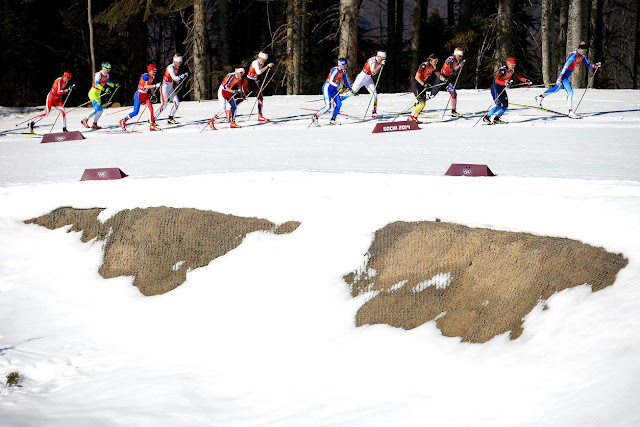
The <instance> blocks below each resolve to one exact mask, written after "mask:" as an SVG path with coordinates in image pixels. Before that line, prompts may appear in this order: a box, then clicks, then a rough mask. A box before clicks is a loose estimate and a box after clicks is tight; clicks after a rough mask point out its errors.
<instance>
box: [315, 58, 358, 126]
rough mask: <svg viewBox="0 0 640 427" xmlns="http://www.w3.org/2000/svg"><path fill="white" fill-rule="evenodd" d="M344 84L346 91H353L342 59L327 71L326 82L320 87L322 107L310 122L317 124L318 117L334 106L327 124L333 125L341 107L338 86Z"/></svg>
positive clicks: (345, 61)
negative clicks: (322, 99)
mask: <svg viewBox="0 0 640 427" xmlns="http://www.w3.org/2000/svg"><path fill="white" fill-rule="evenodd" d="M341 81H342V82H344V84H345V85H346V86H347V89H349V90H350V91H353V88H352V87H351V85H350V84H349V80H348V79H347V60H346V59H344V58H340V59H338V65H337V66H335V67H333V68H332V69H331V71H329V75H328V76H327V80H325V82H324V84H323V85H322V96H323V97H324V107H322V108H321V109H320V111H318V112H317V113H316V114H314V115H313V118H312V120H313V121H314V122H316V123H317V122H318V117H320V116H321V115H323V114H324V113H326V112H327V111H329V109H330V108H331V105H332V104H333V105H334V108H333V114H332V116H331V121H330V122H329V124H335V122H336V117H337V116H338V114H339V113H340V108H341V107H342V100H343V99H344V98H341V97H340V95H338V86H339V85H340V82H341Z"/></svg>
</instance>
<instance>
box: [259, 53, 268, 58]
mask: <svg viewBox="0 0 640 427" xmlns="http://www.w3.org/2000/svg"><path fill="white" fill-rule="evenodd" d="M258 58H262V59H269V55H267V54H266V53H264V52H260V53H259V54H258Z"/></svg>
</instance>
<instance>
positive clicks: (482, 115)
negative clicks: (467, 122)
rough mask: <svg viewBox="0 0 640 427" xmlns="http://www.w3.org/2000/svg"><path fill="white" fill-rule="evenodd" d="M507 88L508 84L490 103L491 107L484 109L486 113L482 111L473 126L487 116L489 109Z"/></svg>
mask: <svg viewBox="0 0 640 427" xmlns="http://www.w3.org/2000/svg"><path fill="white" fill-rule="evenodd" d="M505 90H507V85H504V88H503V89H502V90H501V91H500V93H499V94H498V96H496V97H495V99H494V100H493V102H492V103H491V104H490V105H489V108H487V109H486V110H484V113H482V114H481V115H480V118H479V119H478V121H477V122H476V123H475V124H474V125H473V126H472V127H476V125H477V124H478V123H480V120H482V118H483V117H484V116H485V114H487V112H488V111H489V109H490V108H491V107H493V106H494V105H495V104H496V102H498V100H499V99H500V97H501V96H502V94H503V93H504V91H505Z"/></svg>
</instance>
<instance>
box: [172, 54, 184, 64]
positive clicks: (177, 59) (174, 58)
mask: <svg viewBox="0 0 640 427" xmlns="http://www.w3.org/2000/svg"><path fill="white" fill-rule="evenodd" d="M173 62H180V63H182V56H180V55H175V56H174V57H173Z"/></svg>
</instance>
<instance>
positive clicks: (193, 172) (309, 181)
mask: <svg viewBox="0 0 640 427" xmlns="http://www.w3.org/2000/svg"><path fill="white" fill-rule="evenodd" d="M576 92H577V96H576V103H577V100H578V99H579V96H580V95H581V94H582V93H581V92H582V91H580V90H577V91H576ZM536 94H537V91H535V90H533V89H518V90H512V91H510V92H509V96H510V102H512V103H522V104H530V105H532V101H533V96H535V95H536ZM316 99H319V97H317V96H304V97H303V96H300V97H268V98H266V99H265V111H264V113H265V115H266V116H267V117H269V118H271V119H272V121H271V122H270V123H266V124H258V122H257V121H256V120H255V119H256V115H255V111H254V114H253V116H252V117H251V120H250V121H248V122H244V123H243V120H246V118H247V116H248V113H249V111H250V110H251V106H252V103H251V102H246V103H244V104H242V105H241V106H240V109H239V113H240V117H239V124H241V125H243V128H242V129H228V125H227V124H223V123H221V124H220V125H219V126H218V128H219V130H217V131H211V130H205V131H204V132H199V131H200V130H201V129H202V128H203V127H204V123H205V121H206V119H207V118H208V117H210V116H211V115H213V114H214V113H215V112H216V111H218V109H219V107H218V104H217V102H203V103H194V102H185V103H183V104H182V106H181V110H180V112H179V114H178V116H179V118H180V120H181V121H182V122H183V123H184V124H183V125H180V126H174V127H170V126H169V125H166V122H165V121H164V120H160V121H159V124H160V126H161V127H163V128H164V129H165V130H164V131H163V132H162V133H159V132H154V133H151V132H148V130H147V129H148V124H146V125H145V124H144V123H143V122H142V121H141V124H139V125H138V127H137V129H138V130H140V131H142V133H134V134H132V135H125V134H117V133H106V132H96V131H87V132H83V133H84V134H85V136H86V137H87V139H86V140H84V141H81V142H67V143H52V144H39V140H38V139H37V138H34V137H30V136H24V135H4V136H1V137H0V183H2V186H1V187H0V239H1V241H2V245H0V375H2V378H3V379H4V376H5V375H6V374H7V373H9V372H13V371H19V372H20V374H21V376H22V377H23V378H24V380H23V382H22V385H23V387H22V388H0V420H1V421H0V424H1V425H223V426H238V425H240V426H244V425H247V426H248V425H273V426H316V425H344V426H347V425H348V426H353V425H361V426H371V425H377V426H388V425H430V424H436V423H441V424H443V425H454V426H455V425H460V426H463V425H465V426H466V425H492V426H511V425H526V426H534V425H535V426H539V425H552V426H566V425H615V426H632V425H638V424H639V423H640V415H638V413H637V410H636V400H637V399H636V398H635V396H636V395H637V393H638V392H640V364H639V362H638V360H640V328H638V326H639V324H640V309H639V308H640V287H639V286H638V285H639V283H640V266H639V264H638V261H639V260H640V241H639V240H638V238H637V236H638V235H640V172H639V171H638V168H637V166H636V164H637V163H638V161H639V160H640V144H639V142H640V137H639V136H638V131H639V130H640V96H639V94H638V92H636V91H598V90H590V91H589V92H588V93H587V95H586V97H585V99H584V101H583V103H582V105H581V106H580V110H579V111H578V112H579V113H581V114H583V115H584V118H583V119H582V120H571V119H569V118H566V117H563V116H557V115H552V114H549V113H544V112H540V111H537V110H531V109H522V108H517V107H512V108H511V109H510V110H509V111H508V112H507V114H505V116H504V117H503V118H504V120H505V121H509V122H510V123H509V124H508V125H505V126H483V125H481V124H478V126H475V127H473V125H474V123H475V122H476V120H477V118H478V117H479V114H480V113H481V112H482V111H484V110H485V109H486V108H487V107H488V106H489V103H490V102H491V99H490V95H489V93H488V91H460V94H459V105H458V110H459V111H460V112H461V113H467V114H469V116H468V117H466V118H463V119H456V120H452V119H451V118H450V117H448V116H446V117H445V120H444V121H442V122H441V121H440V116H441V115H442V111H443V108H444V107H445V104H446V102H447V98H446V97H445V94H440V95H439V96H438V97H436V98H435V99H434V100H431V101H429V102H428V104H427V105H428V109H427V110H426V111H425V113H426V114H428V115H436V116H437V118H430V117H427V118H424V120H425V122H427V123H426V124H424V125H422V126H421V127H422V130H420V131H413V132H400V133H396V134H372V133H371V130H372V128H373V126H374V124H375V121H370V120H368V121H365V122H361V121H359V120H356V119H353V118H350V117H347V116H340V119H339V120H340V122H341V123H342V125H340V126H332V127H330V126H328V125H327V122H328V119H329V116H328V115H326V116H324V117H323V119H322V120H321V123H322V124H323V126H321V127H319V128H316V127H311V128H308V129H307V125H308V123H309V115H310V114H312V111H308V110H304V109H303V108H313V109H317V108H320V106H321V102H311V101H314V100H316ZM410 101H411V97H410V96H409V95H404V96H400V95H396V94H384V95H381V97H380V100H379V111H380V113H381V114H382V115H386V116H387V117H389V118H390V117H393V116H394V115H395V114H397V112H398V111H400V110H401V109H403V107H405V106H407V104H410ZM368 102H369V97H368V96H367V95H365V94H362V95H361V96H359V97H357V98H350V99H348V100H346V101H345V103H344V107H343V113H345V114H348V115H350V116H357V117H361V116H362V115H363V114H364V111H365V109H366V108H367V103H368ZM545 106H546V107H548V108H552V109H557V110H558V111H565V108H566V107H565V102H564V97H563V96H562V95H560V94H557V95H554V96H553V97H550V98H549V99H548V100H547V101H546V102H545ZM108 112H109V111H108ZM29 114H32V115H35V114H37V111H35V112H34V111H29V112H22V113H21V112H20V110H16V109H8V108H2V109H0V129H7V130H9V129H11V130H14V129H16V127H15V126H14V124H15V123H18V122H20V121H22V120H25V119H27V118H28V117H30V116H29ZM83 114H86V111H82V110H76V111H75V112H72V113H71V114H70V117H69V128H71V129H72V130H75V129H78V130H79V129H80V125H79V120H80V119H81V118H82V117H83ZM124 114H126V112H123V113H121V114H110V115H108V116H104V117H103V118H102V119H101V121H100V124H101V125H103V126H105V129H106V130H109V129H116V126H117V121H118V120H119V118H121V115H124ZM145 114H146V113H145ZM165 117H166V116H165ZM53 120H54V119H53V117H50V118H49V119H47V120H45V121H44V123H45V124H46V123H49V126H51V124H52V123H53ZM144 120H146V116H145V117H144ZM58 126H59V124H58ZM48 129H49V128H48V127H45V126H44V125H43V126H42V127H39V128H36V131H48ZM451 163H481V164H487V165H489V167H490V168H491V169H492V170H493V171H494V172H495V173H496V174H497V175H498V176H497V177H493V178H462V177H445V176H442V175H443V174H444V172H445V171H446V169H447V168H448V167H449V165H450V164H451ZM94 167H119V168H121V169H122V170H123V171H124V172H126V173H127V174H129V175H130V176H129V177H128V178H126V179H123V180H119V181H108V182H79V181H78V180H79V178H80V176H81V175H82V172H83V170H84V169H85V168H94ZM162 205H164V206H173V207H194V208H198V209H208V210H214V211H219V212H223V213H231V214H234V215H240V216H258V217H261V218H266V219H269V220H270V221H273V222H284V221H288V220H297V221H301V223H302V225H301V226H300V227H299V229H298V230H296V231H295V232H294V233H292V234H289V235H281V236H274V235H271V234H265V233H254V234H252V235H250V236H249V237H248V238H247V239H246V240H245V242H244V243H243V244H242V245H240V247H238V248H237V249H236V250H234V251H232V252H230V253H229V254H227V255H225V256H223V257H221V258H218V259H216V260H215V261H213V262H212V263H211V264H210V265H209V266H207V267H205V268H201V269H197V270H194V271H192V272H190V273H189V274H188V276H187V282H186V283H185V284H183V285H182V286H180V287H179V288H177V289H176V290H174V291H171V292H169V293H167V294H164V295H160V296H154V297H144V296H142V294H140V292H139V291H138V290H137V288H135V287H133V286H131V281H132V280H131V278H122V277H121V278H116V279H109V280H105V279H103V278H102V277H100V276H99V274H98V272H97V271H98V268H99V266H100V263H101V257H102V247H101V244H98V243H94V244H92V243H89V244H83V243H81V242H80V239H79V235H78V234H76V233H66V230H64V229H60V230H56V231H50V230H47V229H44V228H42V227H38V226H35V225H24V224H23V223H22V221H23V220H25V219H28V218H32V217H35V216H39V215H42V214H45V213H48V212H50V211H51V210H53V209H55V208H58V207H61V206H73V207H76V208H83V207H87V208H88V207H105V208H107V210H106V211H105V212H104V213H103V214H102V215H101V219H107V218H108V217H109V216H110V215H111V214H113V213H115V212H117V211H119V210H121V209H125V208H134V207H147V206H162ZM434 218H441V219H442V220H443V221H451V222H458V223H462V224H466V225H470V226H477V227H490V228H494V229H501V230H513V231H526V232H531V233H534V234H539V235H552V236H561V237H568V238H573V239H578V240H580V241H583V242H585V243H589V244H592V245H596V246H602V247H604V248H606V249H607V250H609V251H614V252H622V253H623V254H624V255H625V256H626V257H627V258H628V259H629V264H628V266H627V267H626V268H625V269H623V270H622V271H621V272H620V273H619V275H618V277H617V280H616V283H615V284H614V285H613V286H611V287H608V288H606V289H604V290H602V291H599V292H596V293H592V292H591V290H590V289H589V288H588V287H586V286H582V287H578V288H573V289H570V290H566V291H563V292H561V293H559V294H557V295H555V296H553V297H552V298H551V299H550V300H549V301H548V306H549V309H548V310H542V307H541V306H540V307H537V308H536V309H535V310H534V311H532V312H531V313H530V314H529V315H528V316H527V318H526V321H525V323H524V333H523V335H522V336H521V337H520V338H518V339H517V340H514V341H509V339H508V337H506V336H499V337H497V338H495V339H493V340H492V341H490V342H488V343H485V344H469V343H461V342H460V340H459V339H457V338H448V337H443V336H442V335H441V334H440V331H439V330H438V329H437V328H436V327H435V325H434V324H433V323H429V324H426V325H424V326H422V327H419V328H417V329H415V330H412V331H404V330H399V329H394V328H391V327H388V326H382V325H376V326H367V327H362V328H355V326H354V316H355V313H356V311H357V309H358V308H359V306H360V305H361V304H362V302H363V300H362V299H352V298H351V297H350V295H349V293H348V289H347V287H346V285H345V283H344V282H343V280H342V276H343V275H344V274H345V273H348V272H350V271H352V270H353V269H355V268H357V267H358V266H360V265H361V264H362V263H363V261H364V254H365V252H366V251H367V249H368V247H369V245H370V243H371V240H372V238H373V233H374V232H375V231H376V230H377V229H378V228H381V227H383V226H384V225H386V224H388V223H389V222H392V221H398V220H405V221H417V220H433V219H434Z"/></svg>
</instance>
